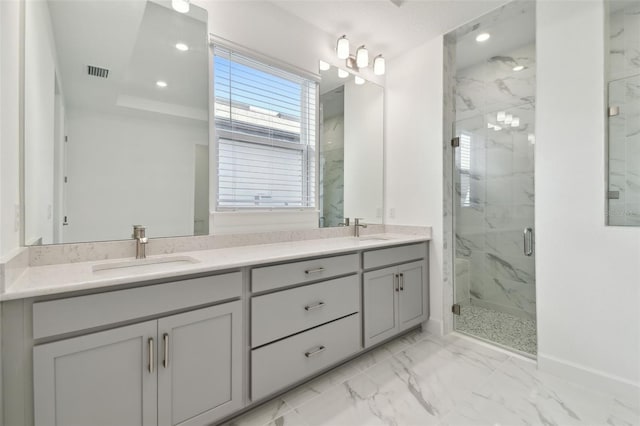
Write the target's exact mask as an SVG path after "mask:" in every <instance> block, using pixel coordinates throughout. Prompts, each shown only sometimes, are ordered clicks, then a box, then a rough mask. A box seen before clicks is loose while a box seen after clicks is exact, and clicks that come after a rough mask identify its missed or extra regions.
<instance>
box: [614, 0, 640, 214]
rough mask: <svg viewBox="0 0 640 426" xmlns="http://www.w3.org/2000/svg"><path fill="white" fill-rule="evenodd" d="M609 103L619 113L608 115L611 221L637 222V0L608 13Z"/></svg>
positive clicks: (639, 144)
mask: <svg viewBox="0 0 640 426" xmlns="http://www.w3.org/2000/svg"><path fill="white" fill-rule="evenodd" d="M609 31H610V32H609V85H608V89H609V105H613V106H619V107H620V114H619V115H617V116H614V117H610V118H609V134H608V145H609V163H608V166H609V190H610V191H617V192H618V194H619V198H618V199H611V200H609V206H608V212H607V214H608V223H609V224H610V225H619V226H624V225H631V226H633V225H638V223H639V222H640V221H639V220H638V210H637V204H638V203H640V4H638V3H637V2H628V3H626V4H625V5H624V6H623V7H622V8H619V9H617V10H615V11H614V12H613V13H612V14H611V15H610V17H609Z"/></svg>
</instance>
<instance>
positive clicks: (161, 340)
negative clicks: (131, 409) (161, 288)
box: [158, 302, 242, 426]
mask: <svg viewBox="0 0 640 426" xmlns="http://www.w3.org/2000/svg"><path fill="white" fill-rule="evenodd" d="M241 308H242V305H241V302H232V303H225V304H223V305H218V306H213V307H210V308H206V309H199V310H197V311H193V312H187V313H184V314H179V315H173V316H170V317H166V318H161V319H159V320H158V347H159V351H158V425H159V426H175V425H185V426H186V425H204V424H209V423H211V422H213V421H214V420H216V419H219V418H221V417H223V416H226V415H228V414H231V413H232V412H233V411H235V410H237V409H239V408H241V397H242V395H241V388H240V384H241V382H240V380H239V379H240V375H241V368H242V364H241V361H242V356H241V351H242V342H241V334H242V328H241V324H240V321H239V318H240V315H241Z"/></svg>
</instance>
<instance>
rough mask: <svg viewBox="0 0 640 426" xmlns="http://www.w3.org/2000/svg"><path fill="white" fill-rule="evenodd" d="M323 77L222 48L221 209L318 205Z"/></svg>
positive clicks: (218, 79)
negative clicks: (306, 75) (314, 78)
mask: <svg viewBox="0 0 640 426" xmlns="http://www.w3.org/2000/svg"><path fill="white" fill-rule="evenodd" d="M316 90H317V83H316V82H313V81H310V80H307V79H304V78H302V77H300V76H297V75H294V74H291V73H288V72H285V71H283V70H280V69H277V68H274V67H271V66H268V65H265V64H262V63H259V62H257V61H255V60H252V59H249V58H247V57H244V56H242V55H239V54H237V53H234V52H232V51H230V50H227V49H223V48H220V47H216V48H215V50H214V96H215V127H216V135H217V139H218V144H217V148H218V167H217V169H218V191H217V194H218V195H217V207H218V209H219V210H225V209H236V208H263V209H264V208H291V207H295V208H305V207H308V208H313V207H315V200H316V195H315V194H316V189H315V185H316V179H315V176H316V102H317V101H316Z"/></svg>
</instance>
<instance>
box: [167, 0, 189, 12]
mask: <svg viewBox="0 0 640 426" xmlns="http://www.w3.org/2000/svg"><path fill="white" fill-rule="evenodd" d="M171 6H172V7H173V10H175V11H176V12H180V13H188V12H189V0H171Z"/></svg>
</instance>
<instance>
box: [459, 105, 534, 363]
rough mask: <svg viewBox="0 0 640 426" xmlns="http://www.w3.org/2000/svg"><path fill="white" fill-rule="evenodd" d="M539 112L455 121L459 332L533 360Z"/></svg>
mask: <svg viewBox="0 0 640 426" xmlns="http://www.w3.org/2000/svg"><path fill="white" fill-rule="evenodd" d="M533 128H534V106H533V104H531V103H525V104H521V105H518V106H512V107H509V108H505V109H502V110H495V111H491V112H489V113H486V114H478V115H472V116H469V117H467V118H463V119H459V120H458V121H457V122H456V123H455V127H454V135H455V136H456V138H457V139H456V140H457V144H458V146H457V147H455V148H454V152H455V156H454V161H455V164H454V177H453V178H454V179H453V182H454V185H453V188H454V191H453V211H454V224H453V228H454V235H455V241H454V250H455V252H454V272H455V277H454V287H455V296H454V297H455V302H456V305H454V306H455V308H456V309H459V313H460V314H459V315H456V316H455V329H456V330H457V331H459V332H463V333H466V334H470V335H473V336H475V337H479V338H481V339H485V340H489V341H491V342H494V343H497V344H499V345H503V346H506V347H508V348H510V349H514V350H517V351H519V352H522V353H524V354H530V355H535V353H536V332H535V269H534V265H535V254H534V249H533V248H534V247H533V244H534V241H533V238H534V235H533V223H534V216H533V214H534V157H533V148H534V144H535V135H534V134H533V130H532V129H533Z"/></svg>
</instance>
